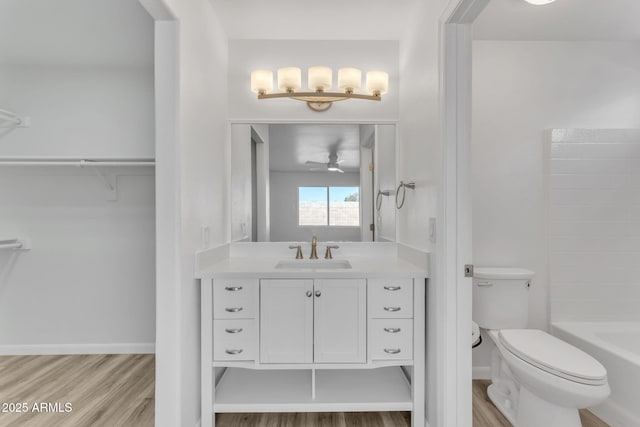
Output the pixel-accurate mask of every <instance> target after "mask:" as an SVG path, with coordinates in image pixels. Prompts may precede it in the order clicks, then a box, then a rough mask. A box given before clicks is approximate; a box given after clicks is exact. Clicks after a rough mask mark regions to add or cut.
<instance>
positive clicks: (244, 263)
mask: <svg viewBox="0 0 640 427" xmlns="http://www.w3.org/2000/svg"><path fill="white" fill-rule="evenodd" d="M284 260H287V261H288V260H289V259H284ZM335 260H337V259H335ZM280 261H283V258H276V257H259V258H253V257H252V258H248V257H234V258H227V259H225V260H223V261H220V262H218V263H216V264H213V265H211V266H208V267H206V268H204V269H203V270H200V271H197V272H196V277H198V278H200V279H211V278H234V277H240V276H247V275H259V276H260V277H261V278H265V279H268V278H282V277H296V278H300V279H307V278H329V277H340V278H363V277H380V278H385V277H396V278H401V277H416V276H419V277H426V276H427V272H426V270H425V269H422V268H420V267H418V266H416V265H414V264H411V263H410V262H407V261H405V260H402V259H400V258H398V257H350V258H348V261H349V262H350V263H351V267H352V268H335V269H332V268H319V269H307V268H304V269H298V268H276V264H277V263H278V262H280ZM318 261H321V262H322V261H324V260H318Z"/></svg>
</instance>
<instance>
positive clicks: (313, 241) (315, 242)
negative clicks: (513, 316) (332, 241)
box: [309, 236, 318, 259]
mask: <svg viewBox="0 0 640 427" xmlns="http://www.w3.org/2000/svg"><path fill="white" fill-rule="evenodd" d="M316 246H318V239H317V238H316V236H313V239H311V256H310V257H309V259H318V252H316Z"/></svg>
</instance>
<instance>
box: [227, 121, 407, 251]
mask: <svg viewBox="0 0 640 427" xmlns="http://www.w3.org/2000/svg"><path fill="white" fill-rule="evenodd" d="M395 183H396V126H395V125H393V124H317V123H316V124H281V123H278V124H232V125H231V188H230V194H231V240H232V241H235V242H237V241H248V242H297V241H310V240H311V238H312V236H313V235H316V236H317V237H318V239H320V240H322V241H338V242H339V241H343V242H344V241H352V242H378V241H383V242H389V241H395V240H396V212H395V211H396V209H395V205H394V201H395Z"/></svg>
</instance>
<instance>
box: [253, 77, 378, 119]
mask: <svg viewBox="0 0 640 427" xmlns="http://www.w3.org/2000/svg"><path fill="white" fill-rule="evenodd" d="M332 83H333V70H332V69H331V68H329V67H322V66H317V67H310V68H309V70H308V72H307V85H308V87H309V89H310V92H296V91H297V90H298V89H300V87H301V86H302V71H301V70H300V68H297V67H285V68H279V69H278V89H280V90H281V91H282V92H276V93H270V92H271V91H272V90H273V72H272V71H270V70H256V71H253V72H252V73H251V90H252V91H253V92H255V93H257V94H258V99H271V98H292V99H295V100H298V101H305V102H306V103H307V105H308V106H309V108H311V109H312V110H314V111H324V110H327V109H328V108H329V107H331V104H332V103H333V102H336V101H344V100H346V99H353V98H355V99H367V100H370V101H380V100H381V99H382V95H383V94H385V93H387V91H388V90H389V75H388V74H387V73H385V72H384V71H369V72H368V73H367V74H366V83H365V87H366V88H367V91H368V94H362V93H355V91H356V90H359V89H360V87H361V86H362V72H361V71H360V70H359V69H357V68H340V69H339V70H338V88H339V89H341V90H342V92H328V91H329V90H331V87H332Z"/></svg>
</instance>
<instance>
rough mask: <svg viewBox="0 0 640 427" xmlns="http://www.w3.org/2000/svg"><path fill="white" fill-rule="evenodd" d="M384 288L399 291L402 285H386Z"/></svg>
mask: <svg viewBox="0 0 640 427" xmlns="http://www.w3.org/2000/svg"><path fill="white" fill-rule="evenodd" d="M384 289H385V290H387V291H399V290H400V289H402V286H385V287H384Z"/></svg>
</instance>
